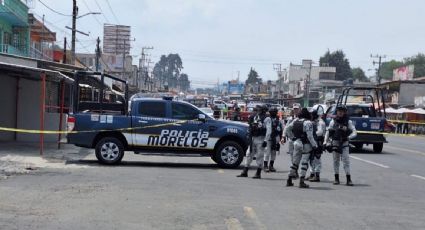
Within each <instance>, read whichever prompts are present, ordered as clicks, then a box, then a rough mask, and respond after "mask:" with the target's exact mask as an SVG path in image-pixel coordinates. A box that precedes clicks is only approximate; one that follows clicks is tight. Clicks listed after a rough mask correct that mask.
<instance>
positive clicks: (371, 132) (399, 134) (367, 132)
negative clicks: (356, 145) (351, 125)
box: [357, 131, 424, 137]
mask: <svg viewBox="0 0 425 230" xmlns="http://www.w3.org/2000/svg"><path fill="white" fill-rule="evenodd" d="M357 133H364V134H382V135H394V136H406V137H417V136H424V135H419V134H402V133H389V132H374V131H357Z"/></svg>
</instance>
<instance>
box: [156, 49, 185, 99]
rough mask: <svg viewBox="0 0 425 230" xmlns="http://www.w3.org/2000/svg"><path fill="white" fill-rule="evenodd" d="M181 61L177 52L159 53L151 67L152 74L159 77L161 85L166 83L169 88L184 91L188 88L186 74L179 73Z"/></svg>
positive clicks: (181, 65) (181, 66)
mask: <svg viewBox="0 0 425 230" xmlns="http://www.w3.org/2000/svg"><path fill="white" fill-rule="evenodd" d="M182 69H183V62H182V59H181V58H180V55H178V54H168V56H165V55H161V58H160V59H159V61H158V62H157V63H156V64H155V67H154V68H153V73H154V75H155V76H156V77H157V78H159V80H160V82H161V85H166V84H168V87H170V88H180V89H181V90H183V89H184V90H183V91H186V90H188V89H189V88H190V81H189V77H188V76H187V74H181V70H182Z"/></svg>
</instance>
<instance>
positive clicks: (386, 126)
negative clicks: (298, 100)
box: [326, 87, 391, 153]
mask: <svg viewBox="0 0 425 230" xmlns="http://www.w3.org/2000/svg"><path fill="white" fill-rule="evenodd" d="M359 92H360V93H359ZM366 92H367V93H366ZM359 98H360V99H361V101H358V102H351V103H349V102H348V100H349V99H351V100H352V101H356V99H359ZM382 99H383V93H382V91H381V89H378V88H374V87H350V88H346V89H345V90H344V91H343V94H342V95H341V96H340V97H339V99H338V102H337V104H335V105H332V106H330V107H329V108H328V109H327V111H326V123H327V124H329V122H330V120H331V119H332V118H333V117H335V115H336V107H337V105H339V104H343V105H345V106H346V107H347V114H348V116H349V117H350V120H351V121H352V122H353V124H354V126H355V127H356V130H357V131H358V133H357V137H356V138H354V139H352V140H350V144H351V145H353V146H354V147H355V148H356V149H357V150H361V149H362V148H363V146H364V145H369V144H371V145H372V146H373V151H374V152H375V153H381V152H382V149H383V146H384V143H387V140H386V138H385V136H384V132H388V131H390V130H391V124H390V123H389V122H388V121H387V119H386V114H385V102H384V101H383V100H382ZM379 108H384V109H382V110H380V109H379Z"/></svg>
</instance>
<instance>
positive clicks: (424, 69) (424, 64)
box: [404, 53, 425, 78]
mask: <svg viewBox="0 0 425 230" xmlns="http://www.w3.org/2000/svg"><path fill="white" fill-rule="evenodd" d="M404 65H414V66H415V70H414V74H413V77H414V78H417V77H425V54H422V53H419V54H417V55H415V56H413V57H409V58H405V59H404Z"/></svg>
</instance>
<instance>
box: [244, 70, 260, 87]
mask: <svg viewBox="0 0 425 230" xmlns="http://www.w3.org/2000/svg"><path fill="white" fill-rule="evenodd" d="M261 81H262V80H261V78H260V76H259V75H258V73H257V71H255V70H254V69H253V68H252V67H251V70H250V71H249V74H248V79H246V81H245V85H252V84H256V83H258V84H260V83H261Z"/></svg>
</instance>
